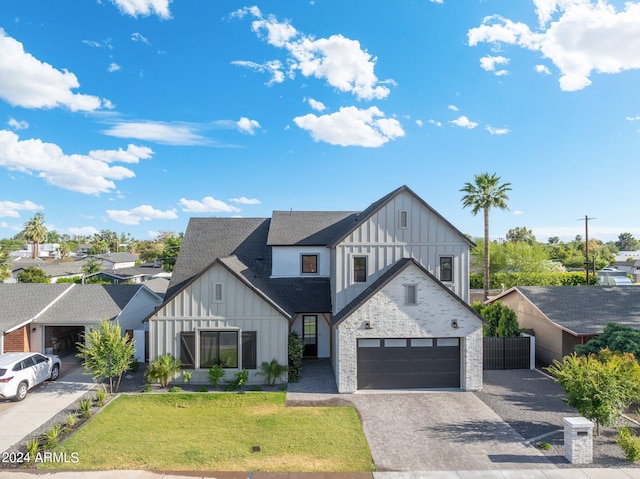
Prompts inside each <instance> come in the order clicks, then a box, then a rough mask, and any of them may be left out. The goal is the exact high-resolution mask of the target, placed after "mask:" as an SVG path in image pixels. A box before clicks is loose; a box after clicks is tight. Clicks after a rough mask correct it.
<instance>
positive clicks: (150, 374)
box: [144, 354, 182, 388]
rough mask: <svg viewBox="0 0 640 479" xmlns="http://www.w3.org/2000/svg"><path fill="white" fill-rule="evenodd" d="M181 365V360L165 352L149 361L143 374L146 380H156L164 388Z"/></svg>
mask: <svg viewBox="0 0 640 479" xmlns="http://www.w3.org/2000/svg"><path fill="white" fill-rule="evenodd" d="M181 367H182V362H181V361H180V360H179V359H178V358H175V357H173V356H172V355H171V354H165V355H163V356H159V357H157V358H156V359H154V360H153V361H151V363H150V364H149V367H148V368H147V370H146V371H145V373H144V375H145V377H146V378H147V380H150V381H158V382H159V383H160V386H161V387H163V388H166V387H167V386H169V381H170V380H171V378H173V376H174V375H175V374H176V373H177V372H178V371H180V368H181Z"/></svg>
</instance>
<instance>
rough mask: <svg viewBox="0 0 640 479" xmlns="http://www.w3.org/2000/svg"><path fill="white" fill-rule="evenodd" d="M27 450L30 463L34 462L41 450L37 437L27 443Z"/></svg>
mask: <svg viewBox="0 0 640 479" xmlns="http://www.w3.org/2000/svg"><path fill="white" fill-rule="evenodd" d="M25 448H26V449H27V454H28V455H29V458H30V461H34V459H35V457H36V455H37V454H38V449H40V441H39V440H38V438H37V437H34V438H33V439H30V440H28V441H27V442H26V444H25Z"/></svg>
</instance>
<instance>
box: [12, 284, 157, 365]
mask: <svg viewBox="0 0 640 479" xmlns="http://www.w3.org/2000/svg"><path fill="white" fill-rule="evenodd" d="M161 303H162V297H161V296H158V295H157V294H155V293H153V292H152V291H151V290H150V289H148V288H147V287H145V286H144V285H114V284H107V285H92V284H62V283H59V284H30V283H29V284H22V283H18V284H0V310H1V311H2V315H1V317H0V329H1V333H2V334H1V336H0V353H4V352H16V351H37V352H41V353H56V354H74V353H75V347H76V342H78V341H81V339H82V337H83V335H84V333H85V331H87V329H88V328H91V327H94V326H97V325H98V324H99V323H100V322H101V321H104V320H110V321H115V322H117V323H118V324H119V325H120V327H121V328H122V330H123V332H127V331H129V332H131V333H130V334H132V332H133V331H135V330H142V329H143V328H144V325H143V324H142V320H143V319H144V318H145V317H146V316H148V315H149V314H150V313H151V312H152V311H153V310H154V309H155V308H156V307H158V306H159V305H160V304H161ZM137 349H139V350H142V349H143V348H142V345H141V346H140V347H139V348H137Z"/></svg>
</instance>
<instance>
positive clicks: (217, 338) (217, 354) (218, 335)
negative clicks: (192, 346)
mask: <svg viewBox="0 0 640 479" xmlns="http://www.w3.org/2000/svg"><path fill="white" fill-rule="evenodd" d="M216 364H219V365H220V366H222V367H223V368H237V367H238V332H237V331H200V367H201V368H211V367H213V366H214V365H216Z"/></svg>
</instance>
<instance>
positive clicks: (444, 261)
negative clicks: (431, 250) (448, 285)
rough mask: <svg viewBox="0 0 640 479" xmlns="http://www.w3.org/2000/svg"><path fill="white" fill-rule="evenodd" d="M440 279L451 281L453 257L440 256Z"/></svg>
mask: <svg viewBox="0 0 640 479" xmlns="http://www.w3.org/2000/svg"><path fill="white" fill-rule="evenodd" d="M440 281H453V257H451V256H441V257H440Z"/></svg>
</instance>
